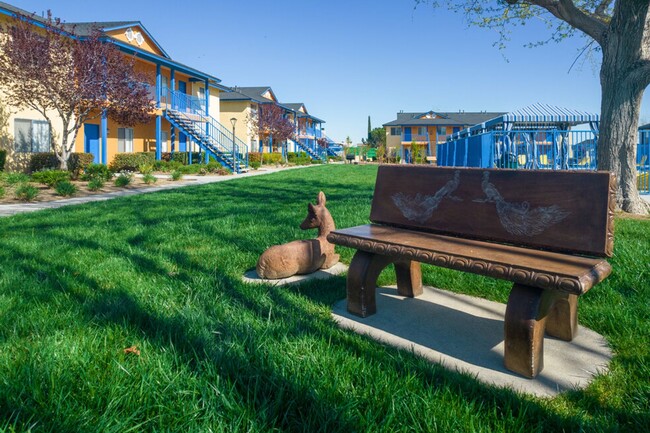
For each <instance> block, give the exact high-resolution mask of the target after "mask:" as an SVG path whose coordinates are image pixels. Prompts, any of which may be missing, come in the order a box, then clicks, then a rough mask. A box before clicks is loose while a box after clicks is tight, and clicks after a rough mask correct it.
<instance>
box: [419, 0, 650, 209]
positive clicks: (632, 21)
mask: <svg viewBox="0 0 650 433" xmlns="http://www.w3.org/2000/svg"><path fill="white" fill-rule="evenodd" d="M415 2H416V5H419V4H422V3H425V4H431V5H433V6H434V7H439V6H440V5H445V6H446V7H447V8H449V9H451V10H454V11H456V12H460V13H463V14H465V15H466V17H467V20H468V22H469V23H470V24H472V25H475V26H478V27H484V28H489V29H493V30H496V31H497V32H498V34H499V35H500V39H499V41H498V42H497V45H499V46H500V47H503V46H504V44H505V43H506V42H507V41H509V40H510V29H511V28H512V27H513V26H516V25H525V24H526V22H527V21H529V20H536V19H540V20H542V22H546V23H547V24H548V26H549V29H550V32H551V37H550V38H549V39H548V40H547V41H543V42H540V43H546V42H549V41H555V42H558V41H561V40H563V39H565V38H567V37H571V36H574V35H581V36H584V37H585V38H586V39H587V46H588V47H590V48H591V47H593V48H595V49H597V50H599V51H601V52H602V63H601V67H600V84H601V89H602V100H601V111H600V132H599V137H598V168H599V169H600V170H608V171H611V172H613V173H614V174H615V176H616V178H617V180H618V186H617V205H618V206H619V207H620V208H621V209H622V210H624V211H626V212H632V213H647V212H648V206H647V205H646V204H645V202H644V201H643V200H642V199H641V197H640V196H639V192H638V190H637V185H636V179H637V172H636V143H637V127H638V122H639V113H640V111H641V99H642V97H643V93H644V91H645V89H646V88H647V87H648V85H650V11H649V9H650V4H649V3H650V2H648V0H573V1H572V0H492V1H488V0H483V1H480V0H452V1H448V2H444V3H442V2H438V1H435V0H415ZM540 43H538V44H540ZM532 45H536V44H532Z"/></svg>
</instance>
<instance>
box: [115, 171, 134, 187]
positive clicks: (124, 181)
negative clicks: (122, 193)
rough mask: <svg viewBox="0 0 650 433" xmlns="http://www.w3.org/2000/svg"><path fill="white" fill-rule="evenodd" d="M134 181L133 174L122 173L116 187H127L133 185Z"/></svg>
mask: <svg viewBox="0 0 650 433" xmlns="http://www.w3.org/2000/svg"><path fill="white" fill-rule="evenodd" d="M132 180H133V176H132V175H131V173H120V174H119V175H118V176H117V177H116V178H115V186H119V187H125V186H128V185H130V184H131V181H132Z"/></svg>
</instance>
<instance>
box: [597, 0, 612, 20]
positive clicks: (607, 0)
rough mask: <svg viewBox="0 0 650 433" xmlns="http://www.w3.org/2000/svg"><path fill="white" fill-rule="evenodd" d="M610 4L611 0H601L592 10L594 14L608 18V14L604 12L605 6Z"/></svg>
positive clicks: (607, 6)
mask: <svg viewBox="0 0 650 433" xmlns="http://www.w3.org/2000/svg"><path fill="white" fill-rule="evenodd" d="M611 4H612V0H603V1H601V2H600V4H599V5H598V6H596V9H595V10H594V15H596V16H597V17H600V18H603V19H608V18H610V17H609V15H607V14H606V13H605V12H606V11H607V8H609V5H611Z"/></svg>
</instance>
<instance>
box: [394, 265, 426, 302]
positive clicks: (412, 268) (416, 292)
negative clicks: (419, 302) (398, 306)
mask: <svg viewBox="0 0 650 433" xmlns="http://www.w3.org/2000/svg"><path fill="white" fill-rule="evenodd" d="M395 274H396V275H397V293H398V294H399V295H400V296H407V297H409V298H413V297H415V296H420V295H421V294H422V268H421V266H420V262H414V261H411V260H409V261H406V262H395Z"/></svg>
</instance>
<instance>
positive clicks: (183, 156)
mask: <svg viewBox="0 0 650 433" xmlns="http://www.w3.org/2000/svg"><path fill="white" fill-rule="evenodd" d="M189 154H190V153H189V152H174V153H173V154H172V153H171V152H163V154H162V160H163V161H168V162H171V161H175V162H180V163H181V164H183V165H187V164H189ZM199 161H201V154H200V153H199V152H192V162H193V163H196V162H199Z"/></svg>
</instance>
